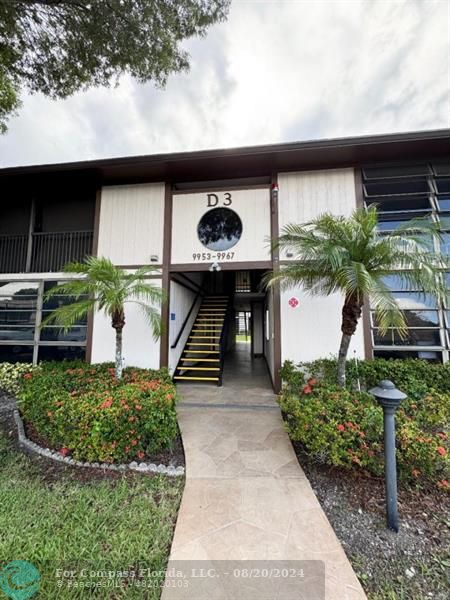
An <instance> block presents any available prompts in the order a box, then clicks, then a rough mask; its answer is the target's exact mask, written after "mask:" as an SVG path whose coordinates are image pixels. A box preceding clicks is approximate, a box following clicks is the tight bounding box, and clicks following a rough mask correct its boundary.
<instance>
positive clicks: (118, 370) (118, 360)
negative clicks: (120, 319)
mask: <svg viewBox="0 0 450 600" xmlns="http://www.w3.org/2000/svg"><path fill="white" fill-rule="evenodd" d="M116 379H122V329H116Z"/></svg>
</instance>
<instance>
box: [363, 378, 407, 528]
mask: <svg viewBox="0 0 450 600" xmlns="http://www.w3.org/2000/svg"><path fill="white" fill-rule="evenodd" d="M369 393H370V394H372V395H373V396H374V397H375V399H376V400H377V402H378V404H379V405H380V406H381V407H382V409H383V423H384V477H385V483H386V518H387V526H388V528H389V529H392V530H393V531H395V532H397V531H398V506H397V459H396V456H395V411H396V410H397V408H398V407H399V406H400V402H401V401H402V400H404V399H405V398H406V394H404V393H403V392H401V391H400V390H398V389H397V388H396V387H395V385H394V384H393V383H392V381H389V379H383V381H380V383H379V384H378V385H377V386H376V387H374V388H372V389H371V390H369Z"/></svg>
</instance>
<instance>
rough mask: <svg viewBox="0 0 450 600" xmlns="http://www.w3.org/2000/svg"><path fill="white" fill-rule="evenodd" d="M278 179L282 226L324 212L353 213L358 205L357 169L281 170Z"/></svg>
mask: <svg viewBox="0 0 450 600" xmlns="http://www.w3.org/2000/svg"><path fill="white" fill-rule="evenodd" d="M278 182H279V186H280V191H279V220H280V229H281V228H282V227H284V226H285V225H287V224H288V223H304V222H306V221H309V220H310V219H313V218H314V217H317V216H319V215H320V214H322V213H324V212H331V213H333V214H335V215H349V214H350V213H351V212H352V210H354V209H355V208H356V197H355V176H354V172H353V169H332V170H327V171H307V172H305V173H302V172H300V173H280V174H279V175H278Z"/></svg>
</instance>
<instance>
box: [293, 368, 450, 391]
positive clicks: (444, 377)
mask: <svg viewBox="0 0 450 600" xmlns="http://www.w3.org/2000/svg"><path fill="white" fill-rule="evenodd" d="M299 367H300V368H301V370H302V371H304V372H306V373H307V374H308V375H309V376H311V377H317V378H319V379H321V380H323V381H326V382H328V383H331V384H334V383H336V373H337V366H336V360H334V359H320V360H316V361H313V362H307V363H301V364H300V365H299ZM346 371H347V387H348V388H349V389H356V387H357V384H358V381H359V383H360V385H361V388H362V389H364V390H368V389H370V388H371V387H374V386H375V385H377V384H378V382H379V381H381V380H382V379H390V380H391V381H393V382H394V383H395V385H396V386H397V387H398V388H399V389H401V390H402V391H404V392H405V393H406V394H408V396H409V397H410V398H411V399H417V398H420V397H422V396H424V395H425V394H426V393H427V392H428V391H429V390H430V389H434V390H436V391H438V392H442V393H445V394H450V363H446V364H445V365H443V364H439V363H431V362H428V361H426V360H420V359H416V358H411V359H401V360H400V359H392V358H391V359H387V360H386V359H382V358H376V359H374V360H363V361H355V360H349V361H348V362H347V369H346ZM297 372H298V368H296V367H295V366H294V364H293V363H291V362H290V361H287V363H285V364H284V365H283V369H282V370H281V373H282V377H283V379H284V380H285V381H286V382H287V383H289V384H291V383H294V382H295V377H296V373H297Z"/></svg>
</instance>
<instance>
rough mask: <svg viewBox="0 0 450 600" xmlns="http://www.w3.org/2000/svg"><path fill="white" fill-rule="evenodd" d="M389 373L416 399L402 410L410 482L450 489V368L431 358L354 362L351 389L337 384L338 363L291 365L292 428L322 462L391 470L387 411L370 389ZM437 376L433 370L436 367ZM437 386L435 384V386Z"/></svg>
mask: <svg viewBox="0 0 450 600" xmlns="http://www.w3.org/2000/svg"><path fill="white" fill-rule="evenodd" d="M356 368H358V374H359V377H360V384H362V385H363V387H371V386H373V385H375V384H376V383H377V382H378V381H379V380H380V379H384V378H389V379H392V380H393V381H394V383H395V384H396V385H397V386H398V387H399V388H401V389H403V390H404V391H405V392H407V393H408V398H407V399H406V400H405V401H403V402H402V405H401V407H400V408H399V410H398V411H397V463H398V469H399V478H400V481H402V482H408V483H414V484H417V485H429V484H433V485H438V486H439V487H441V488H448V480H449V474H450V460H449V422H450V393H448V391H447V390H448V389H449V383H450V382H449V380H448V379H447V378H448V377H449V375H450V371H449V369H448V367H447V366H443V365H430V364H429V363H426V362H425V361H419V360H411V361H400V360H398V361H387V360H374V361H370V362H369V361H367V362H360V363H359V364H358V365H357V366H356V365H355V364H354V363H353V364H351V365H350V369H349V375H350V376H349V378H348V382H347V384H348V388H347V389H342V388H339V387H337V386H336V384H335V383H334V382H335V379H334V378H335V369H336V363H335V362H334V361H332V360H321V361H316V362H314V363H303V364H301V365H298V366H297V367H295V366H294V365H293V364H292V363H289V362H287V363H285V365H284V366H283V369H282V375H283V380H284V387H283V391H282V393H281V395H280V405H281V408H282V410H283V412H284V413H285V416H286V423H287V428H288V431H289V434H290V436H291V438H292V439H293V440H296V441H299V442H301V444H302V445H303V446H304V448H305V450H306V451H307V452H308V453H309V454H311V455H312V456H314V457H315V458H317V459H318V460H320V461H322V462H324V463H327V464H330V465H335V466H339V467H346V468H357V469H364V470H366V471H367V472H369V473H371V474H373V475H381V474H382V473H383V464H384V461H383V413H382V409H381V408H380V407H379V406H378V405H377V403H376V402H375V400H374V399H373V397H372V396H371V395H370V394H368V393H367V392H366V391H361V392H360V391H357V390H355V389H352V388H354V387H355V383H356ZM429 368H430V371H431V373H432V375H430V373H429V372H428V369H429ZM432 384H434V386H433V385H432Z"/></svg>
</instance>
